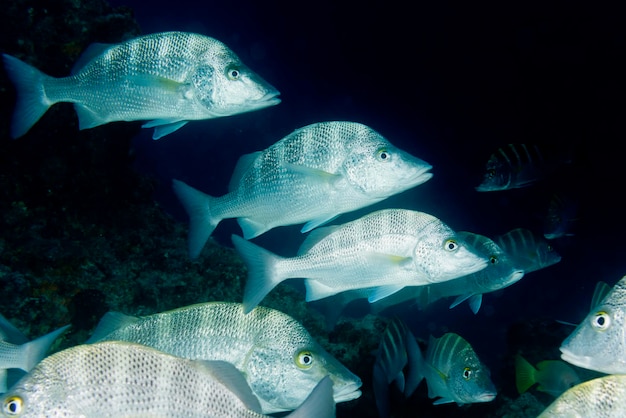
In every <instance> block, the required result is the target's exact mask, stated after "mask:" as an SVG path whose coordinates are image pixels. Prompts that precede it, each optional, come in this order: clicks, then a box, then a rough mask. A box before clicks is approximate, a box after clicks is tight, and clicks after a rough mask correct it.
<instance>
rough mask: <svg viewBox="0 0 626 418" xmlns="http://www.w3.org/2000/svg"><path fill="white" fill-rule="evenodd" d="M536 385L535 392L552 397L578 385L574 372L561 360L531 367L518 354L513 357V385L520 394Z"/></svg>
mask: <svg viewBox="0 0 626 418" xmlns="http://www.w3.org/2000/svg"><path fill="white" fill-rule="evenodd" d="M536 383H538V384H539V385H538V386H537V390H539V391H541V392H546V393H549V394H550V395H552V396H554V397H558V396H560V395H561V394H562V393H563V392H565V391H566V390H568V389H569V388H571V387H572V386H576V385H577V384H579V383H580V377H578V374H577V373H576V371H575V370H574V369H573V368H572V367H571V366H570V365H569V364H567V363H566V362H564V361H561V360H544V361H540V362H539V363H537V366H536V367H535V366H533V365H532V364H530V363H529V362H528V360H526V359H525V358H524V357H522V356H521V355H520V354H517V355H516V356H515V385H516V386H517V391H518V392H519V393H520V394H522V393H524V392H526V391H527V390H528V389H530V388H531V387H532V386H533V385H535V384H536Z"/></svg>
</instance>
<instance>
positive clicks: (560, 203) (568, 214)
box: [543, 193, 579, 239]
mask: <svg viewBox="0 0 626 418" xmlns="http://www.w3.org/2000/svg"><path fill="white" fill-rule="evenodd" d="M578 207H579V202H578V200H576V199H575V198H574V197H572V196H570V195H566V194H562V193H555V194H553V195H552V196H551V198H550V202H549V203H548V210H547V213H546V215H545V217H544V220H543V236H544V237H545V238H546V239H556V238H560V237H571V236H574V235H575V229H576V226H577V223H578V221H579V213H578Z"/></svg>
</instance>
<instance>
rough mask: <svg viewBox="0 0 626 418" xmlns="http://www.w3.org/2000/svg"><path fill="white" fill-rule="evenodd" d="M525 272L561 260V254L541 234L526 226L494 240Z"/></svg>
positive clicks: (548, 265)
mask: <svg viewBox="0 0 626 418" xmlns="http://www.w3.org/2000/svg"><path fill="white" fill-rule="evenodd" d="M494 241H495V242H496V243H497V244H498V245H499V246H500V247H501V248H502V249H503V250H504V251H506V252H507V253H508V254H509V256H510V257H512V258H513V259H514V260H515V263H516V264H517V265H518V266H519V267H521V268H522V269H523V270H524V271H525V272H526V274H528V273H530V272H533V271H536V270H540V269H543V268H546V267H550V266H551V265H553V264H556V263H558V262H559V261H561V256H560V255H559V253H557V252H556V250H555V249H554V247H553V246H552V245H551V244H550V243H549V242H548V241H547V240H546V239H545V238H544V237H543V236H541V235H538V234H535V233H534V232H533V231H531V230H529V229H526V228H515V229H512V230H510V231H509V232H506V233H504V234H502V235H498V236H497V237H496V238H495V240H494Z"/></svg>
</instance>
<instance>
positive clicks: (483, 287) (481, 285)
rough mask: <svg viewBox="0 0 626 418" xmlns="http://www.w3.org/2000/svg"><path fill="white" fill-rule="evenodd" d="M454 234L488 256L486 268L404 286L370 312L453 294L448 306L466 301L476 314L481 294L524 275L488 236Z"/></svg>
mask: <svg viewBox="0 0 626 418" xmlns="http://www.w3.org/2000/svg"><path fill="white" fill-rule="evenodd" d="M457 235H458V236H459V237H460V239H462V240H463V242H465V243H466V244H468V245H469V246H471V247H472V248H473V249H474V250H475V251H476V252H477V253H478V254H481V255H483V256H485V257H487V258H488V260H489V263H488V264H487V267H486V268H484V269H482V270H479V271H477V272H474V273H470V274H466V275H464V276H461V277H459V278H457V279H453V280H448V281H445V282H441V283H433V284H430V285H428V286H407V287H405V288H403V289H402V290H400V291H399V292H397V293H395V294H393V295H391V296H389V297H387V298H385V299H381V300H380V301H378V302H376V303H373V304H372V310H373V311H374V312H382V311H383V310H385V309H387V308H389V307H390V306H393V305H397V304H400V303H403V302H406V301H412V302H414V303H416V304H417V305H418V307H420V308H421V309H425V308H426V307H427V306H428V305H430V304H432V303H435V302H436V301H438V300H440V299H442V298H448V297H452V296H456V298H455V300H454V301H453V302H452V304H451V305H450V308H454V307H455V306H457V305H459V304H461V303H462V302H464V301H466V300H467V301H468V303H469V305H470V309H471V310H472V312H474V313H477V312H478V311H479V309H480V306H481V304H482V295H483V294H485V293H490V292H495V291H497V290H501V289H504V288H506V287H508V286H511V285H512V284H514V283H516V282H518V281H519V280H520V279H521V278H522V277H523V276H524V270H523V269H521V268H519V267H518V265H517V264H516V263H515V260H513V258H512V257H510V256H509V255H508V254H507V253H506V252H505V251H504V250H502V248H500V246H498V245H497V244H496V243H495V242H494V241H493V240H492V239H491V238H488V237H486V236H484V235H480V234H474V233H472V232H466V231H458V232H457Z"/></svg>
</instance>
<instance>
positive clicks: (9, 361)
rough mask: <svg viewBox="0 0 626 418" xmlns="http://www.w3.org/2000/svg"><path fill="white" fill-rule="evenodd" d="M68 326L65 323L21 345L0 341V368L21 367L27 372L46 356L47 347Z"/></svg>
mask: <svg viewBox="0 0 626 418" xmlns="http://www.w3.org/2000/svg"><path fill="white" fill-rule="evenodd" d="M69 327H70V326H69V325H65V326H63V327H61V328H59V329H56V330H54V331H52V332H50V333H48V334H46V335H44V336H42V337H39V338H37V339H35V340H33V341H29V342H27V343H24V344H21V345H17V344H11V343H8V342H6V341H2V344H0V369H21V370H24V371H26V372H29V371H30V370H31V369H32V368H33V367H35V366H36V365H37V363H39V362H40V361H41V360H42V359H43V358H44V357H46V354H47V352H48V349H49V348H50V346H51V345H52V343H53V342H54V340H56V339H57V337H58V336H59V335H61V334H62V333H63V332H65V330H66V329H68V328H69Z"/></svg>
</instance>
